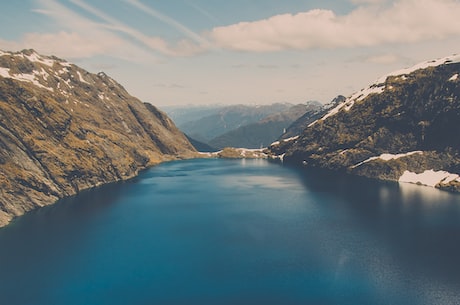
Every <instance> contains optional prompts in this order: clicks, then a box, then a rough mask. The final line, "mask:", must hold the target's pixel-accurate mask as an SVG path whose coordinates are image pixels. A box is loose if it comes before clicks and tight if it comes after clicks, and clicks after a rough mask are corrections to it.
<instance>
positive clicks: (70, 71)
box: [0, 50, 195, 226]
mask: <svg viewBox="0 0 460 305" xmlns="http://www.w3.org/2000/svg"><path fill="white" fill-rule="evenodd" d="M194 153H195V150H194V148H193V147H192V146H191V144H190V143H189V141H188V140H187V139H186V138H185V136H184V135H183V134H182V133H181V132H180V131H179V130H178V129H177V128H176V127H175V125H174V124H173V122H172V121H171V120H170V119H169V118H168V117H167V116H166V115H165V114H164V113H162V112H160V111H159V110H158V109H157V108H155V107H154V106H152V105H150V104H144V103H142V102H140V101H139V100H138V99H136V98H134V97H132V96H131V95H129V94H128V92H126V90H125V89H124V88H123V87H122V86H121V85H119V84H118V83H117V82H115V81H114V80H113V79H111V78H110V77H108V76H107V75H105V74H104V73H102V72H101V73H99V74H97V75H96V74H91V73H89V72H87V71H85V70H83V69H81V68H79V67H77V66H75V65H73V64H70V63H68V62H66V61H63V60H61V59H58V58H56V57H46V56H40V55H39V54H37V53H36V52H34V51H33V50H25V51H22V52H18V53H10V52H0V226H2V225H5V224H7V223H8V222H9V221H10V220H11V219H12V218H13V217H15V216H19V215H22V214H23V213H25V212H27V211H29V210H32V209H34V208H36V207H40V206H44V205H48V204H51V203H53V202H55V201H56V200H57V199H59V198H62V197H64V196H68V195H73V194H76V193H78V192H79V191H81V190H83V189H87V188H90V187H94V186H98V185H101V184H103V183H107V182H112V181H117V180H122V179H127V178H130V177H133V176H135V175H136V174H137V172H138V171H139V170H140V169H143V168H145V167H147V166H149V165H153V164H156V163H158V162H161V161H163V160H169V159H172V158H182V157H189V156H192V155H193V154H194Z"/></svg>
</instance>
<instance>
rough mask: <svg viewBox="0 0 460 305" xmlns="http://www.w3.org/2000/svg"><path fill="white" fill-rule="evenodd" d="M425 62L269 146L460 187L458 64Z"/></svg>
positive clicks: (315, 160)
mask: <svg viewBox="0 0 460 305" xmlns="http://www.w3.org/2000/svg"><path fill="white" fill-rule="evenodd" d="M459 59H460V58H459V57H458V56H453V57H448V58H444V59H440V60H435V61H430V62H426V63H422V64H420V65H417V66H415V67H413V68H411V69H407V70H402V71H398V72H395V73H392V74H390V75H388V76H385V77H383V78H382V79H380V80H378V81H377V82H376V83H374V84H372V85H371V86H369V87H368V88H366V89H363V90H361V91H360V92H357V93H356V94H354V95H353V96H351V97H349V98H347V99H346V100H345V101H344V102H342V103H340V104H339V105H338V106H336V107H335V108H333V109H331V110H329V111H328V112H327V113H326V114H325V115H324V116H323V117H322V118H320V119H318V120H317V121H314V122H312V123H310V124H309V125H308V126H305V129H304V131H303V132H302V133H301V134H299V135H298V137H296V138H293V139H290V140H289V141H281V142H280V143H277V144H276V145H273V146H272V147H271V148H270V150H271V153H272V155H278V156H280V155H281V156H282V157H283V158H284V162H288V163H294V164H302V165H303V166H306V167H309V166H312V167H321V168H328V169H334V170H341V171H346V172H349V173H352V174H357V175H361V176H366V177H371V178H378V179H385V180H396V181H398V180H399V181H404V182H413V183H421V184H426V185H430V186H436V187H440V188H445V189H450V190H456V191H458V190H460V188H459V186H460V178H459V174H460V155H459V152H460V137H459V136H458V130H459V129H458V122H459V119H460V78H459V75H460V63H458V61H459Z"/></svg>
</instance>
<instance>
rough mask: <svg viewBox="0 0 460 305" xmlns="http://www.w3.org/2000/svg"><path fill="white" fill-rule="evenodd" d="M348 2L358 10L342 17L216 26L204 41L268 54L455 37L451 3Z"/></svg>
mask: <svg viewBox="0 0 460 305" xmlns="http://www.w3.org/2000/svg"><path fill="white" fill-rule="evenodd" d="M351 1H353V2H354V3H356V4H363V5H362V6H358V7H357V8H356V9H355V10H353V11H352V12H350V13H349V14H347V15H342V16H339V15H336V14H335V13H334V12H333V11H331V10H322V9H315V10H311V11H308V12H303V13H298V14H295V15H292V14H283V15H276V16H273V17H271V18H268V19H264V20H260V21H255V22H241V23H237V24H233V25H230V26H223V27H216V28H214V29H212V30H211V31H210V32H209V33H208V37H209V39H210V40H212V41H214V42H215V44H216V45H217V46H219V47H221V48H224V49H231V50H238V51H253V52H269V51H282V50H305V49H313V48H343V47H368V46H378V45H383V44H401V43H402V44H407V43H415V42H422V41H428V40H440V39H444V38H448V37H452V36H454V35H460V18H458V16H459V15H460V2H459V1H456V0H398V1H395V2H394V3H393V4H392V5H388V3H384V2H386V1H380V0H351ZM379 3H380V5H379ZM369 4H373V5H369Z"/></svg>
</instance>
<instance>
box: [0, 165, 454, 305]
mask: <svg viewBox="0 0 460 305" xmlns="http://www.w3.org/2000/svg"><path fill="white" fill-rule="evenodd" d="M459 260H460V196H458V195H453V194H449V193H447V192H441V191H437V190H435V189H431V188H425V187H420V186H413V185H398V184H397V183H382V182H378V181H373V180H367V179H361V178H356V177H347V176H341V175H337V174H334V173H328V172H322V171H300V170H296V169H291V168H287V167H282V166H280V165H277V164H271V163H268V162H266V161H264V160H253V161H248V160H236V161H233V160H188V161H179V162H171V163H165V164H162V165H160V166H157V167H155V168H152V169H149V170H147V171H145V172H143V173H142V174H141V175H140V176H139V177H138V178H136V179H133V180H131V181H128V182H123V183H117V184H113V185H109V186H105V187H101V188H99V189H96V190H91V191H87V192H84V193H82V194H80V195H78V196H76V197H74V198H69V199H65V200H62V201H61V202H59V203H58V204H56V205H54V206H51V207H46V208H43V209H40V210H37V211H35V212H32V213H29V214H27V215H25V216H23V217H21V218H19V219H18V220H16V221H14V222H13V223H12V225H10V226H8V227H6V228H3V229H1V230H0V304H5V305H15V304H18V305H104V304H108V305H109V304H110V305H118V304H120V305H121V304H123V305H125V304H129V305H150V304H319V305H321V304H325V305H326V304H328V305H329V304H331V305H332V304H350V305H351V304H353V305H360V304H366V305H367V304H372V305H375V304H376V305H378V304H385V305H387V304H388V305H398V304H404V305H411V304H427V305H432V304H437V305H439V304H441V305H442V304H460V261H459Z"/></svg>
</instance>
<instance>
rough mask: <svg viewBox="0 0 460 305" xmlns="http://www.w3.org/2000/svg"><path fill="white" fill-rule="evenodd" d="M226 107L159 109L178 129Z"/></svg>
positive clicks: (203, 106)
mask: <svg viewBox="0 0 460 305" xmlns="http://www.w3.org/2000/svg"><path fill="white" fill-rule="evenodd" d="M226 107H228V106H227V105H172V106H160V107H159V108H160V109H161V110H163V111H164V112H166V113H167V115H168V116H169V117H170V118H171V119H172V120H173V121H174V123H175V124H176V125H177V126H178V127H180V126H182V125H183V124H185V123H188V122H193V121H197V120H200V119H202V118H204V117H207V116H211V115H214V114H216V113H219V111H221V110H222V109H224V108H226Z"/></svg>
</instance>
